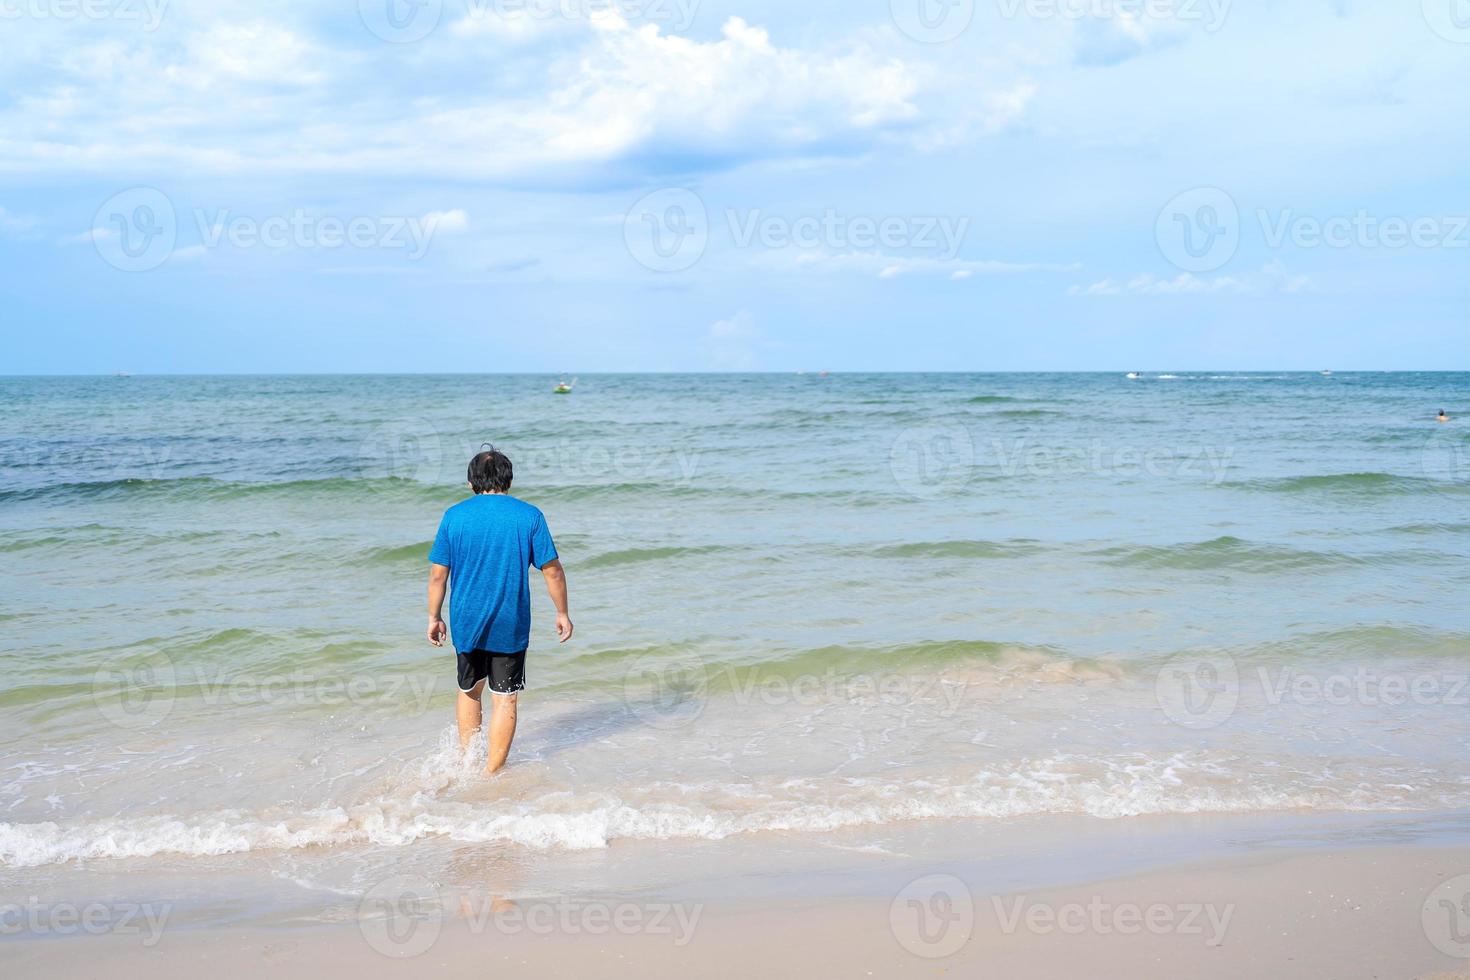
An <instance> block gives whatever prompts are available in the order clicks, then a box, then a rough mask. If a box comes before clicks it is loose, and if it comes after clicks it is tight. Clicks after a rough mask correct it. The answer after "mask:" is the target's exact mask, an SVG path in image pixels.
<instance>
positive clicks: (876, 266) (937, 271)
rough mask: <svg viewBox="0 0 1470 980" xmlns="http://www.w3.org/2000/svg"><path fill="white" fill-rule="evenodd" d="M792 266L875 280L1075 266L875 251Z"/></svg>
mask: <svg viewBox="0 0 1470 980" xmlns="http://www.w3.org/2000/svg"><path fill="white" fill-rule="evenodd" d="M784 254H785V253H783V252H770V253H766V258H769V259H776V260H780V259H781V258H782V257H783V256H784ZM795 265H796V266H797V267H798V268H800V269H804V270H809V271H812V272H857V273H863V274H867V275H876V276H877V277H878V278H879V279H897V278H899V277H900V276H908V275H945V276H948V277H949V278H950V279H953V280H957V281H958V280H965V279H970V278H972V277H974V276H975V275H977V274H991V275H994V274H1004V273H1016V272H1066V271H1068V270H1071V269H1075V268H1077V266H1076V265H1062V264H1056V263H1048V262H1001V261H996V260H993V259H981V260H969V259H941V258H928V257H924V256H895V255H884V254H882V253H879V252H838V253H833V252H801V253H800V254H798V255H797V256H796V258H795Z"/></svg>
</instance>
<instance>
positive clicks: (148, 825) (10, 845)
mask: <svg viewBox="0 0 1470 980" xmlns="http://www.w3.org/2000/svg"><path fill="white" fill-rule="evenodd" d="M1366 775H1367V774H1366V773H1362V772H1357V771H1353V770H1340V771H1338V772H1336V773H1335V774H1332V775H1330V776H1329V775H1326V774H1323V773H1320V772H1318V773H1310V772H1306V771H1303V772H1299V773H1295V774H1286V773H1278V774H1276V775H1275V776H1274V777H1273V778H1274V779H1276V780H1277V781H1278V782H1277V783H1276V784H1275V785H1272V784H1269V783H1267V782H1265V781H1264V780H1262V779H1260V778H1259V777H1258V775H1257V774H1256V773H1254V772H1243V771H1240V770H1238V769H1236V770H1230V769H1227V768H1226V767H1224V766H1223V765H1221V764H1220V762H1219V761H1218V760H1212V759H1210V758H1207V757H1204V756H1203V755H1201V754H1198V753H1184V754H1178V755H1174V756H1171V757H1168V758H1164V759H1155V758H1149V757H1145V756H1142V755H1133V756H1116V757H1104V758H1098V757H1083V756H1076V755H1056V756H1053V757H1050V758H1047V759H1043V760H1038V761H1035V762H1031V763H1025V764H1020V765H1017V766H1015V767H1011V768H1005V769H998V770H994V771H985V772H979V773H974V774H972V775H970V776H968V777H960V778H948V779H938V778H933V777H930V778H925V779H910V780H907V781H904V780H896V779H878V778H863V779H859V778H847V779H834V778H823V779H779V780H771V781H769V782H768V783H765V784H756V785H754V786H750V785H743V784H729V783H702V784H673V783H660V784H654V785H651V786H647V787H644V788H643V789H642V790H641V791H639V792H637V793H633V792H625V793H622V794H618V793H613V792H575V791H568V790H558V791H554V792H540V793H538V794H537V795H536V796H535V797H534V798H532V799H522V800H519V801H515V802H507V801H500V802H495V803H492V804H489V805H486V804H482V803H478V802H476V803H467V802H459V801H454V800H448V799H441V798H438V796H437V795H436V794H434V793H433V792H422V791H416V792H413V793H412V794H411V795H408V796H406V797H403V798H396V799H395V798H384V799H378V800H375V801H372V802H367V803H361V804H355V805H350V806H335V807H319V808H315V809H311V810H307V811H303V812H298V813H290V812H287V811H285V810H280V811H261V812H257V813H249V812H245V811H241V810H219V811H213V812H208V813H199V814H194V815H191V816H187V817H182V816H181V817H172V816H149V817H133V818H126V819H124V818H114V819H106V820H97V821H92V822H88V823H80V824H75V825H61V824H57V823H51V822H45V823H0V864H3V865H5V866H8V867H12V868H16V867H36V866H41V865H47V864H55V863H61V862H67V861H73V860H77V861H88V860H96V859H113V858H149V857H154V856H159V855H176V856H209V855H223V854H236V853H243V852H249V851H269V850H294V849H300V848H308V847H331V846H341V845H351V844H371V845H376V846H389V847H392V846H402V845H407V844H410V843H412V842H414V841H418V840H424V839H429V838H443V839H447V840H451V841H455V842H464V843H486V842H499V843H508V844H515V845H520V846H522V847H526V848H530V849H533V850H553V849H558V850H586V849H592V848H600V847H605V846H607V844H608V843H609V842H612V841H617V840H669V839H679V838H686V839H705V840H719V839H722V838H726V837H730V836H733V835H737V834H750V833H759V832H798V833H807V832H823V831H832V830H839V829H842V828H848V827H857V826H878V825H884V824H890V823H896V822H900V821H909V820H925V819H957V818H968V819H991V818H1003V817H1017V816H1027V815H1034V814H1048V813H1057V814H1068V813H1070V814H1086V815H1091V816H1094V817H1101V818H1119V817H1130V816H1138V815H1145V814H1179V813H1211V812H1214V813H1242V812H1258V811H1280V810H1289V809H1327V810H1413V809H1422V808H1424V807H1427V806H1466V805H1470V791H1467V790H1466V789H1465V787H1464V786H1463V785H1460V784H1457V783H1455V782H1454V781H1452V780H1443V781H1435V780H1432V779H1425V778H1419V779H1413V780H1403V779H1398V780H1395V779H1393V778H1390V776H1391V774H1388V773H1384V774H1382V775H1381V777H1380V778H1379V779H1376V780H1373V779H1366V778H1364V777H1365V776H1366ZM1399 775H1402V774H1399Z"/></svg>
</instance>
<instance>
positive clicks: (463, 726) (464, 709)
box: [454, 681, 485, 749]
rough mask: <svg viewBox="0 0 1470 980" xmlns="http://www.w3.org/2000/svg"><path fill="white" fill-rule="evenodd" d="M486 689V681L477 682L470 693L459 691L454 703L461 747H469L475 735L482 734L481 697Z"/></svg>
mask: <svg viewBox="0 0 1470 980" xmlns="http://www.w3.org/2000/svg"><path fill="white" fill-rule="evenodd" d="M484 691H485V682H484V681H481V682H480V683H478V684H476V685H475V687H474V689H473V690H471V691H470V692H469V693H468V694H466V693H465V692H464V691H460V692H459V699H458V700H457V701H455V703H454V714H455V717H456V719H457V720H458V721H459V747H460V748H461V749H468V748H469V747H470V743H471V742H473V741H474V740H475V736H476V735H479V734H480V697H481V696H482V695H483V693H484Z"/></svg>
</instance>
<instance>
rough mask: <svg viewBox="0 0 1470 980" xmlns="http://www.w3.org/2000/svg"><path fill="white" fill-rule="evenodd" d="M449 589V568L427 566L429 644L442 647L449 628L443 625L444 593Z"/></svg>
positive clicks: (444, 566) (431, 564)
mask: <svg viewBox="0 0 1470 980" xmlns="http://www.w3.org/2000/svg"><path fill="white" fill-rule="evenodd" d="M448 587H449V566H448V565H436V564H433V563H432V562H431V563H430V564H429V642H430V643H432V644H433V645H434V646H436V647H442V646H443V645H444V638H445V637H447V636H448V635H449V627H448V626H445V625H444V618H443V612H444V593H445V592H446V591H448Z"/></svg>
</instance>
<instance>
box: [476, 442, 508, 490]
mask: <svg viewBox="0 0 1470 980" xmlns="http://www.w3.org/2000/svg"><path fill="white" fill-rule="evenodd" d="M514 479H515V473H514V471H512V470H511V466H510V457H509V456H507V455H505V453H502V452H498V451H497V450H496V449H495V447H494V446H491V447H490V448H489V449H487V450H485V451H484V452H482V453H480V454H479V455H478V456H476V457H475V458H474V459H472V460H470V470H469V481H470V486H471V487H472V488H473V489H474V491H475V493H506V492H508V491H509V490H510V484H511V481H513V480H514Z"/></svg>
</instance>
